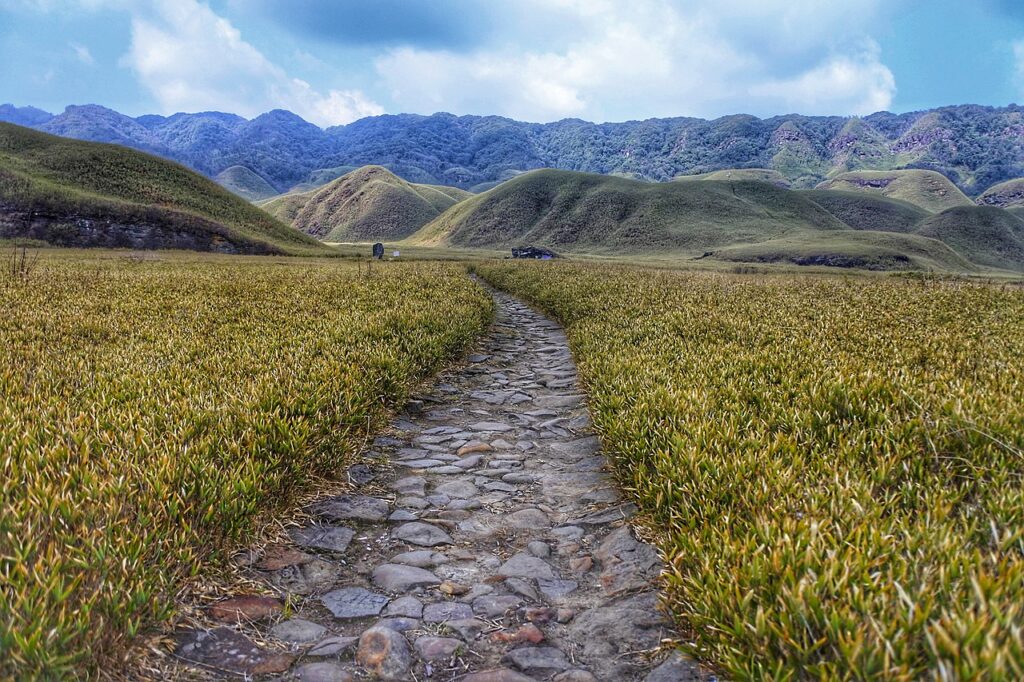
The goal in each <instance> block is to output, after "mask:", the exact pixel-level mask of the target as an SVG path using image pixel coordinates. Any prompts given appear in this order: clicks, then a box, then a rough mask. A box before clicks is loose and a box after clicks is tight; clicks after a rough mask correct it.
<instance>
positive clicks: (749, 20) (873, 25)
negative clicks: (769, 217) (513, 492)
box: [0, 0, 1024, 126]
mask: <svg viewBox="0 0 1024 682" xmlns="http://www.w3.org/2000/svg"><path fill="white" fill-rule="evenodd" d="M0 64H2V68H0V102H12V103H14V104H18V105H27V104H31V105H34V106H38V107H41V108H43V109H46V110H49V111H55V112H56V111H60V110H62V109H63V108H64V106H66V105H68V104H84V103H97V104H102V105H105V106H109V107H111V108H114V109H117V110H119V111H122V112H124V113H127V114H130V115H140V114H144V113H162V114H170V113H174V112H177V111H202V110H211V109H214V110H220V111H230V112H234V113H239V114H241V115H243V116H247V117H252V116H255V115H258V114H259V113H261V112H263V111H267V110H269V109H273V108H284V109H291V110H292V111H295V112H296V113H298V114H299V115H301V116H303V117H304V118H306V119H307V120H310V121H312V122H314V123H317V124H318V125H321V126H329V125H336V124H342V123H347V122H349V121H352V120H355V119H357V118H360V117H362V116H368V115H375V114H380V113H399V112H413V113H433V112H435V111H449V112H452V113H456V114H500V115H505V116H511V117H513V118H517V119H521V120H530V121H552V120H558V119H561V118H568V117H577V118H584V119H588V120H595V121H609V120H611V121H618V120H626V119H642V118H648V117H652V116H701V117H716V116H721V115H727V114H732V113H751V114H755V115H758V116H770V115H774V114H784V113H792V112H796V113H803V114H841V115H853V114H867V113H871V112H873V111H878V110H890V111H910V110H915V109H921V108H928V107H934V106H941V105H946V104H960V103H975V104H989V105H1005V104H1008V103H1011V102H1016V101H1020V100H1022V99H1024V97H1022V95H1024V2H1015V1H1014V0H970V1H968V0H962V1H957V0H927V1H925V0H886V1H882V0H856V1H847V0H830V1H828V2H826V1H824V0H629V1H619V0H515V1H511V0H510V1H507V2H502V1H499V0H431V1H425V0H372V1H369V0H359V1H355V0H135V1H133V0H0Z"/></svg>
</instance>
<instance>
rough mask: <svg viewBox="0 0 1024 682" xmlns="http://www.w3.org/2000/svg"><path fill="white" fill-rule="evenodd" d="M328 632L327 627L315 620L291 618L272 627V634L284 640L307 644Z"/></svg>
mask: <svg viewBox="0 0 1024 682" xmlns="http://www.w3.org/2000/svg"><path fill="white" fill-rule="evenodd" d="M326 633H327V628H325V627H324V626H323V625H320V624H319V623H314V622H313V621H309V620H303V619H302V618H291V619H289V620H285V621H282V622H280V623H278V624H277V625H275V626H274V627H272V628H270V634H272V635H273V636H274V637H277V638H278V639H280V640H282V641H284V642H292V643H295V644H305V643H307V642H315V641H317V640H318V639H320V638H321V637H323V636H324V635H325V634H326Z"/></svg>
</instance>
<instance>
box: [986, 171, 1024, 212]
mask: <svg viewBox="0 0 1024 682" xmlns="http://www.w3.org/2000/svg"><path fill="white" fill-rule="evenodd" d="M978 203H979V204H981V205H983V206H999V207H1000V208H1020V207H1024V178H1016V179H1014V180H1007V181H1006V182H1000V183H999V184H998V185H993V186H992V187H989V188H988V189H987V190H985V191H984V192H982V194H981V196H979V197H978Z"/></svg>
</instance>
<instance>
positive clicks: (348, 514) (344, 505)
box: [313, 495, 388, 521]
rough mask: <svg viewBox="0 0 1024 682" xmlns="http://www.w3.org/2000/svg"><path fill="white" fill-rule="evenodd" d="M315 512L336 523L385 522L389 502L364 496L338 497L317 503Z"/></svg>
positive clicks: (314, 507)
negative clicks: (351, 521)
mask: <svg viewBox="0 0 1024 682" xmlns="http://www.w3.org/2000/svg"><path fill="white" fill-rule="evenodd" d="M313 511H314V512H315V513H316V514H318V515H319V516H322V517H324V518H328V519H332V520H335V521H345V520H348V519H352V520H355V521H383V520H384V519H385V517H387V515H388V502H387V500H382V499H379V498H376V497H365V496H362V495H338V496H336V497H331V498H328V499H326V500H322V501H321V502H317V503H316V504H315V505H313Z"/></svg>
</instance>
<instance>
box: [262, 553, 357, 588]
mask: <svg viewBox="0 0 1024 682" xmlns="http://www.w3.org/2000/svg"><path fill="white" fill-rule="evenodd" d="M340 571H341V567H340V566H338V565H337V564H333V563H331V562H329V561H324V560H323V559H313V560H312V561H308V562H306V563H304V564H299V565H296V566H288V567H287V568H283V569H281V570H280V571H277V572H276V573H273V574H272V575H271V582H272V583H274V585H276V586H278V587H279V588H281V589H282V590H285V591H287V592H289V593H290V594H313V593H316V592H322V591H324V590H326V589H328V588H330V587H332V586H333V585H334V583H335V582H336V581H337V579H338V574H339V573H340Z"/></svg>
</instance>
